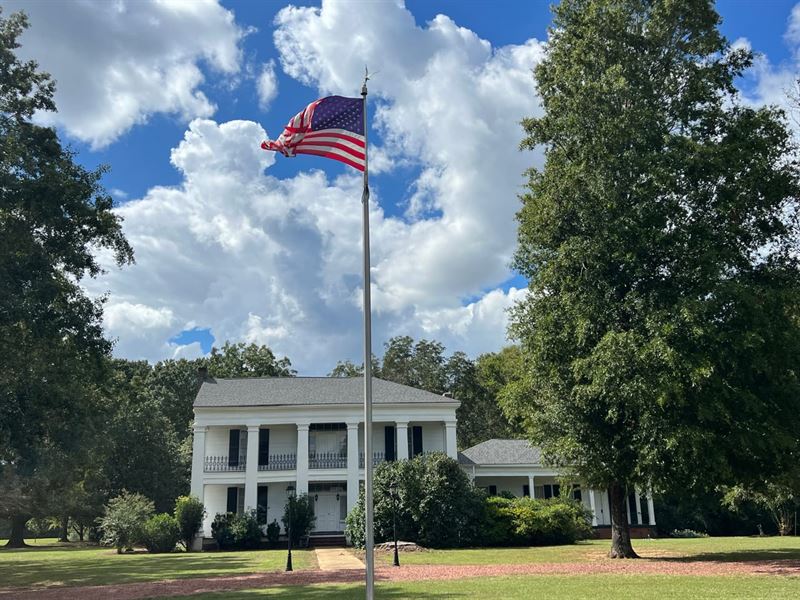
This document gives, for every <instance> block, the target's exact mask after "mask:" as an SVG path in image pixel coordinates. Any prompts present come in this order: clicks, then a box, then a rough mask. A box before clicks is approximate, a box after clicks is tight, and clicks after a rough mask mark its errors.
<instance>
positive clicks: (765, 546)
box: [378, 536, 800, 565]
mask: <svg viewBox="0 0 800 600" xmlns="http://www.w3.org/2000/svg"><path fill="white" fill-rule="evenodd" d="M610 545H611V541H610V540H587V541H584V542H579V543H577V544H572V545H569V546H542V547H531V548H465V549H460V550H427V551H424V552H407V553H403V552H401V553H400V563H401V564H406V565H494V564H498V565H499V564H522V563H571V562H587V561H596V560H604V559H605V558H606V553H607V552H608V549H609V547H610ZM633 547H634V549H635V550H636V552H637V553H638V554H639V556H641V557H642V558H675V559H684V560H721V561H753V560H782V559H795V560H800V537H792V536H787V537H783V538H781V537H708V538H691V539H672V538H665V539H651V540H646V539H645V540H633ZM378 560H380V561H382V562H384V563H386V564H389V563H391V562H392V553H391V552H385V553H383V552H382V553H381V554H380V555H379V558H378Z"/></svg>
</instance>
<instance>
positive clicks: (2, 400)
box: [0, 13, 133, 546]
mask: <svg viewBox="0 0 800 600" xmlns="http://www.w3.org/2000/svg"><path fill="white" fill-rule="evenodd" d="M27 27H28V19H27V17H26V16H25V15H24V14H23V13H15V14H11V15H10V16H8V17H7V18H4V17H3V16H2V14H0V354H1V355H2V356H3V368H2V369H0V464H3V465H4V466H5V467H6V468H4V469H3V472H2V473H0V475H2V476H3V478H4V479H5V481H3V482H1V483H0V485H2V487H3V488H4V489H13V490H14V491H15V492H18V493H19V494H20V496H19V504H21V505H22V506H23V510H22V512H18V513H6V514H3V515H1V516H3V517H7V518H9V519H10V520H11V521H12V525H13V526H12V533H11V539H10V540H9V545H12V546H15V545H16V546H18V545H21V544H22V543H23V540H22V537H21V536H22V532H23V530H24V524H25V521H27V519H28V517H29V516H30V515H31V514H32V513H34V512H41V511H42V510H43V509H44V508H45V506H44V503H46V502H47V500H48V494H49V493H50V492H51V491H52V490H54V489H55V488H57V486H58V485H60V483H57V484H56V485H51V483H52V482H51V480H50V478H51V477H53V476H58V475H60V474H61V473H63V472H64V471H66V469H65V468H64V465H60V464H59V457H61V456H63V455H65V454H66V455H70V456H73V457H76V458H79V457H80V456H81V455H82V454H83V452H84V448H85V445H84V442H85V441H86V440H90V439H91V433H92V430H93V427H94V420H95V416H96V414H97V411H96V406H95V403H96V400H97V396H96V383H97V381H98V380H100V379H101V378H102V364H101V359H102V358H103V357H104V356H106V355H107V354H108V353H109V351H110V349H111V344H110V342H109V341H108V340H106V339H104V338H103V330H102V300H101V299H92V298H90V297H89V296H87V294H86V293H85V291H84V287H83V286H82V285H81V281H82V280H83V279H84V278H86V277H90V278H93V277H96V276H97V275H98V274H99V273H100V272H101V266H100V263H99V262H98V259H97V256H96V253H97V252H98V250H105V251H107V253H108V256H109V257H110V258H113V259H115V260H116V262H117V263H118V264H119V265H123V264H125V263H129V262H131V261H132V259H133V253H132V251H131V248H130V246H129V245H128V243H127V241H126V240H125V237H124V236H123V234H122V229H121V221H120V218H119V216H118V215H116V214H115V213H114V212H113V210H112V209H113V203H112V199H111V197H110V196H109V195H108V194H106V192H105V191H104V190H103V188H102V186H101V184H100V180H101V177H102V176H103V173H104V172H105V171H106V169H105V167H100V168H98V169H95V170H93V171H87V170H86V169H85V168H84V167H83V166H81V165H80V164H78V163H77V162H76V161H75V160H74V155H73V153H72V152H71V151H70V150H68V149H65V148H64V147H62V146H61V143H60V141H59V139H58V136H57V134H56V131H55V130H54V129H51V128H47V127H41V126H39V125H36V124H34V123H33V121H32V117H33V115H34V113H36V112H51V111H54V110H55V103H54V102H53V94H54V90H55V84H54V82H53V81H52V80H51V78H50V76H49V75H48V74H46V73H42V72H40V71H38V66H37V64H36V62H35V61H28V62H21V61H20V60H18V59H17V57H16V54H15V51H16V49H17V48H18V47H19V42H18V39H19V38H20V36H21V35H22V33H23V31H24V30H25V29H26V28H27ZM87 445H88V444H87ZM70 466H72V465H70ZM12 479H13V483H14V486H13V488H8V487H6V484H7V483H10V482H11V480H12ZM4 504H6V503H4Z"/></svg>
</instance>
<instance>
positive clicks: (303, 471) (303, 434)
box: [296, 423, 308, 496]
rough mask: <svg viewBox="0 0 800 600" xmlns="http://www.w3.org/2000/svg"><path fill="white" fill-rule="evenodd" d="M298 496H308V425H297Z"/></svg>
mask: <svg viewBox="0 0 800 600" xmlns="http://www.w3.org/2000/svg"><path fill="white" fill-rule="evenodd" d="M296 488H297V495H298V496H299V495H301V494H308V423H298V424H297V481H296Z"/></svg>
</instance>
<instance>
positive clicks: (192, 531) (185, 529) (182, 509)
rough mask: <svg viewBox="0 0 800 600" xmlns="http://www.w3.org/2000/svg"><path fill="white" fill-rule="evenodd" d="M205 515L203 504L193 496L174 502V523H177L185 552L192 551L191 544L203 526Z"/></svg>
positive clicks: (183, 497)
mask: <svg viewBox="0 0 800 600" xmlns="http://www.w3.org/2000/svg"><path fill="white" fill-rule="evenodd" d="M205 514H206V509H205V507H204V506H203V503H202V502H200V500H198V499H197V498H195V497H194V496H181V497H179V498H178V499H177V500H176V501H175V521H176V522H177V523H178V529H179V531H180V539H181V541H182V542H183V545H184V547H185V548H186V551H187V552H190V551H191V549H192V542H193V541H194V537H195V535H196V534H197V532H198V531H199V530H200V527H202V525H203V516H204V515H205Z"/></svg>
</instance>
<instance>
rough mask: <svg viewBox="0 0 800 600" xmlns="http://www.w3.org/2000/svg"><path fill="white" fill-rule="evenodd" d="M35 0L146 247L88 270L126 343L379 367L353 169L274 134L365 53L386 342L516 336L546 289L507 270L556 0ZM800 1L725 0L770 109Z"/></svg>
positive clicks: (317, 365)
mask: <svg viewBox="0 0 800 600" xmlns="http://www.w3.org/2000/svg"><path fill="white" fill-rule="evenodd" d="M4 5H5V6H6V7H7V8H8V9H11V10H13V9H15V8H18V7H21V6H23V3H21V2H18V1H17V0H10V1H7V2H4ZM24 6H25V8H26V10H27V11H28V12H29V14H30V16H31V21H32V29H31V30H30V31H29V32H28V33H26V35H25V37H24V38H23V42H24V46H23V48H22V50H21V53H22V54H23V55H24V56H26V57H28V56H30V57H34V58H36V59H37V60H39V61H40V63H41V64H42V67H43V68H44V69H46V70H48V71H50V72H51V73H53V75H54V77H55V78H56V79H57V81H58V84H59V91H58V95H57V102H58V103H59V107H60V113H59V115H57V116H55V117H54V116H51V117H49V119H50V120H49V121H45V122H50V123H52V124H54V125H55V126H57V127H58V128H59V131H60V133H61V135H62V137H63V138H64V139H66V140H68V141H69V142H70V144H71V145H72V146H73V148H74V149H75V150H76V151H77V157H78V160H80V161H82V162H83V163H84V164H86V165H88V166H90V167H93V166H96V165H98V164H101V163H105V164H108V165H110V166H111V168H112V170H111V172H110V173H109V174H108V175H107V176H106V179H105V183H106V186H107V188H108V189H109V190H110V191H111V192H112V194H113V195H114V196H115V197H116V198H117V201H118V202H119V203H120V214H121V215H122V216H123V217H124V218H125V227H126V233H127V234H128V236H129V239H131V241H132V243H133V245H134V250H135V251H136V253H137V265H136V266H135V267H132V268H128V269H123V270H122V271H119V270H117V269H115V268H109V273H108V275H107V276H104V277H103V278H101V279H100V280H98V281H96V282H91V283H89V284H88V285H87V287H88V288H89V291H90V292H92V293H98V294H99V293H108V294H109V304H108V308H107V311H106V326H107V330H108V332H109V335H111V336H112V337H114V338H115V339H116V340H117V345H116V352H117V353H118V354H119V355H121V356H128V357H131V358H148V359H151V360H157V359H160V358H165V357H171V356H196V355H198V354H200V353H203V352H207V351H208V350H209V348H210V346H211V344H212V343H213V342H214V341H215V340H216V342H217V343H221V342H222V341H224V340H225V339H230V340H236V341H255V342H257V343H266V344H269V345H270V346H272V347H273V348H274V349H275V350H276V351H277V352H278V353H281V354H286V355H288V356H289V357H290V358H291V359H292V361H293V363H294V364H295V365H296V366H297V368H298V369H299V370H300V371H301V372H302V373H308V374H319V373H325V372H327V371H328V370H329V369H330V368H331V367H332V366H333V365H334V364H335V363H336V361H337V360H339V359H345V358H348V359H352V360H360V358H359V357H360V352H361V350H360V312H359V304H358V297H359V286H360V274H359V272H358V260H357V259H358V250H359V249H358V244H359V239H358V235H357V234H358V225H359V223H358V216H359V215H358V210H357V209H358V194H357V189H358V188H357V182H356V178H355V175H354V173H353V172H352V170H350V169H349V168H348V167H346V166H344V165H341V164H339V163H333V162H330V161H326V160H324V159H318V158H312V157H301V158H297V159H291V160H289V159H284V158H283V157H278V158H277V159H276V158H275V157H273V156H271V155H269V156H268V155H267V154H266V153H263V154H262V153H261V152H262V151H260V150H258V149H257V141H258V138H259V136H260V135H262V134H266V135H277V134H278V133H279V132H280V130H281V128H282V127H283V125H284V124H285V123H286V121H287V120H288V119H289V118H290V117H291V116H292V115H294V114H295V113H296V112H298V111H299V110H300V109H301V108H303V107H304V106H305V105H306V104H307V103H308V102H310V101H311V100H313V99H315V98H317V97H319V96H321V95H325V94H327V93H340V94H344V95H353V96H355V95H357V93H358V90H359V88H360V80H359V76H358V75H359V73H360V71H361V70H362V69H363V64H364V63H365V62H367V63H368V64H369V67H370V69H371V70H373V71H376V74H375V76H374V79H373V81H371V82H370V89H371V96H370V107H369V110H370V114H371V115H372V119H371V124H370V139H371V141H373V142H374V146H373V149H374V161H373V162H374V165H375V172H374V173H373V174H372V176H371V184H372V187H373V190H374V195H373V199H374V200H375V201H376V204H375V205H374V206H373V211H374V212H373V217H372V218H373V219H374V225H373V226H374V228H375V229H374V237H373V252H374V254H375V257H374V261H373V264H374V267H375V270H374V273H373V277H374V280H375V284H374V289H373V294H374V296H375V312H376V329H375V347H376V350H377V351H378V353H380V348H381V345H382V343H383V342H384V341H385V340H386V339H388V337H390V336H392V335H398V334H406V333H407V334H410V335H413V336H415V337H428V338H434V339H440V340H442V341H443V342H445V344H446V345H447V347H448V349H449V350H451V351H452V350H459V349H462V350H465V351H467V352H468V353H470V354H472V355H476V354H478V353H480V352H485V351H493V350H497V349H499V348H500V347H501V346H502V345H503V344H504V343H505V323H506V313H505V311H506V309H507V308H508V307H509V306H510V305H511V304H513V302H514V301H515V300H516V299H519V298H520V297H522V296H523V295H524V293H525V290H524V288H525V281H524V280H523V279H522V278H520V277H519V276H517V275H515V274H514V273H513V272H511V271H510V269H509V267H508V261H509V258H510V254H511V252H513V245H514V223H513V213H514V212H515V210H516V206H517V200H516V194H517V192H518V191H519V189H520V186H521V185H522V178H521V173H522V170H523V169H524V168H525V167H526V166H528V165H530V164H536V161H537V160H540V157H538V156H537V155H536V154H535V153H533V154H528V155H523V154H521V153H519V152H518V151H517V150H516V146H517V143H518V140H519V138H520V137H521V132H520V131H519V128H518V126H517V125H516V123H517V122H518V120H519V119H520V118H521V117H522V116H525V115H530V114H534V113H535V111H536V110H537V103H536V100H535V90H534V88H533V83H532V79H531V77H530V69H531V68H532V67H533V65H534V64H535V62H536V61H537V60H539V59H540V58H541V55H542V53H543V47H542V44H541V42H542V41H544V40H545V39H546V32H547V27H548V24H549V22H550V13H549V8H548V4H547V3H546V2H539V1H527V2H488V1H482V0H470V1H442V2H426V1H422V0H409V1H408V2H406V3H405V5H403V4H401V3H398V2H386V3H376V2H338V3H326V4H325V5H323V6H321V7H320V4H319V3H309V4H297V5H295V8H287V6H288V5H284V4H281V3H277V2H269V3H265V2H252V1H251V2H244V1H242V2H234V1H223V2H221V4H218V3H217V2H215V1H213V0H203V1H198V2H194V3H189V4H184V5H183V6H179V7H178V8H176V7H174V6H170V5H168V4H167V5H159V4H157V3H151V2H120V3H116V4H114V5H112V4H111V3H96V4H91V3H88V4H87V3H69V2H64V3H56V4H54V3H47V2H32V3H24ZM794 6H795V5H794V3H793V2H787V1H781V0H767V1H764V2H750V1H745V0H738V1H737V0H720V2H718V4H717V7H718V10H719V12H720V14H721V16H722V18H723V24H722V31H723V33H724V34H725V35H726V36H727V37H728V38H729V39H730V40H731V41H732V42H733V41H735V40H746V42H744V41H742V42H741V43H749V44H750V46H751V47H752V48H753V50H754V51H756V52H757V53H759V54H760V55H761V58H759V61H758V63H757V65H756V67H755V68H754V69H753V70H752V72H751V73H749V74H748V75H747V77H745V78H743V79H742V81H740V82H739V83H740V88H741V89H742V90H743V92H744V93H745V97H746V101H748V102H752V103H755V104H758V103H763V102H777V103H781V102H782V101H783V100H782V92H783V87H784V86H785V85H786V82H790V81H791V79H792V77H793V76H794V75H793V74H794V73H795V72H796V71H797V62H796V61H797V51H798V47H799V44H800V37H798V31H800V23H798V24H797V27H796V28H794V29H793V24H794V21H793V20H792V10H793V8H794ZM798 19H800V14H799V15H798ZM81 27H83V28H85V31H84V32H81V31H80V28H81ZM353 39H357V41H356V42H352V40H353ZM260 84H261V86H262V87H261V93H260V92H259V85H260ZM459 111H460V112H462V113H463V119H464V120H463V124H462V123H460V122H458V119H454V117H453V114H454V112H459ZM451 119H453V120H452V121H451ZM464 125H466V126H467V127H468V130H466V129H465V130H463V131H457V129H458V128H459V127H464ZM448 127H449V128H451V129H452V131H450V133H449V138H450V139H448V138H445V137H439V136H445V135H446V132H445V131H443V130H446V129H447V128H448ZM262 129H263V131H262ZM426 132H427V133H426ZM458 136H460V138H461V139H459V140H457V142H458V143H456V141H454V140H452V138H455V137H458ZM498 139H499V143H498ZM254 148H255V149H254ZM494 178H496V179H497V180H500V179H503V180H504V181H507V183H504V184H502V185H500V186H489V185H487V184H486V182H487V181H491V180H492V179H494ZM487 203H489V204H490V206H488V207H487Z"/></svg>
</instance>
